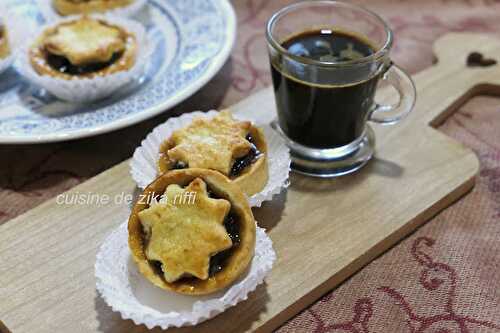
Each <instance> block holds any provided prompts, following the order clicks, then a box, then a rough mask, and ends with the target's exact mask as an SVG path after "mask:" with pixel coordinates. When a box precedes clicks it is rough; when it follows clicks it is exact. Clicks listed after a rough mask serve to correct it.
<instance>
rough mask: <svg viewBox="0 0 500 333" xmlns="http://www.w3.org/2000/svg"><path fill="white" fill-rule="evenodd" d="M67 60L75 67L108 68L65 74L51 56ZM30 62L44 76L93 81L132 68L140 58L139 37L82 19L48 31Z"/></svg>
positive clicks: (32, 50) (101, 22) (33, 46)
mask: <svg viewBox="0 0 500 333" xmlns="http://www.w3.org/2000/svg"><path fill="white" fill-rule="evenodd" d="M49 55H53V56H59V57H63V58H64V59H66V60H67V61H69V63H70V64H71V65H73V66H77V67H78V66H91V65H92V64H101V63H103V64H105V63H108V62H110V61H112V60H113V57H117V59H116V60H115V61H112V62H110V64H109V65H108V66H104V67H103V68H101V69H99V70H96V71H89V72H86V73H81V74H70V73H63V72H60V71H59V70H57V69H55V68H53V67H52V66H51V65H50V64H49V61H48V56H49ZM29 56H30V62H31V65H32V66H33V68H34V69H35V71H36V72H37V73H38V74H40V75H49V76H52V77H56V78H62V79H66V80H70V79H73V78H74V77H83V78H93V77H97V76H105V75H110V74H113V73H116V72H120V71H125V70H128V69H130V68H131V67H132V66H133V65H134V64H135V60H136V56H137V40H136V37H135V36H134V35H133V34H131V33H129V32H127V31H125V30H124V29H122V28H121V27H119V26H116V25H113V24H109V23H107V22H105V21H104V20H101V19H94V18H89V17H85V16H84V17H81V18H79V19H76V20H72V21H68V22H64V23H61V24H59V25H57V26H55V27H52V28H49V29H46V30H45V31H44V32H43V33H42V35H41V36H40V37H39V38H38V39H37V40H36V42H35V43H34V45H32V47H31V48H30V51H29Z"/></svg>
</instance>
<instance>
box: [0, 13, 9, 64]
mask: <svg viewBox="0 0 500 333" xmlns="http://www.w3.org/2000/svg"><path fill="white" fill-rule="evenodd" d="M9 54H10V47H9V36H8V33H7V27H6V26H5V25H3V24H2V23H1V22H0V59H3V58H6V57H7V56H8V55H9Z"/></svg>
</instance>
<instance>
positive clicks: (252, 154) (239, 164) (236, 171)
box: [229, 134, 262, 177]
mask: <svg viewBox="0 0 500 333" xmlns="http://www.w3.org/2000/svg"><path fill="white" fill-rule="evenodd" d="M246 139H247V141H248V142H250V144H251V145H252V147H251V148H250V151H249V152H248V154H246V155H245V156H243V157H240V158H238V159H236V161H234V164H233V168H232V169H231V173H230V174H229V176H230V177H237V176H239V175H240V174H241V173H242V172H243V170H245V168H246V167H248V166H249V165H251V164H252V163H254V162H255V161H256V160H257V159H258V158H259V157H260V155H262V153H261V152H260V151H259V150H258V149H257V146H256V145H255V142H254V140H253V137H252V136H251V135H250V134H248V135H247V137H246Z"/></svg>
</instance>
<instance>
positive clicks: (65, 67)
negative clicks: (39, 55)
mask: <svg viewBox="0 0 500 333" xmlns="http://www.w3.org/2000/svg"><path fill="white" fill-rule="evenodd" d="M122 54H123V52H118V53H115V54H113V57H112V58H111V60H109V61H106V62H99V63H94V64H89V65H85V66H75V65H73V64H71V63H70V62H69V60H68V59H67V58H66V57H63V56H58V55H55V54H50V53H47V54H46V58H47V63H48V64H49V66H50V67H52V68H53V69H55V70H56V71H58V72H60V73H64V74H70V75H85V74H90V73H95V72H98V71H100V70H102V69H104V68H106V67H109V66H111V65H112V64H114V63H115V62H117V61H118V59H120V57H121V56H122Z"/></svg>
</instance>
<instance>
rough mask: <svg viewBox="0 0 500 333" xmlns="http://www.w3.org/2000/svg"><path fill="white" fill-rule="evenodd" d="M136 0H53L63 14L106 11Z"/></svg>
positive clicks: (127, 4) (56, 7)
mask: <svg viewBox="0 0 500 333" xmlns="http://www.w3.org/2000/svg"><path fill="white" fill-rule="evenodd" d="M134 1H135V0H53V2H52V5H53V7H54V9H55V10H56V11H57V12H58V13H59V14H60V15H62V16H68V15H77V14H91V13H104V12H106V11H109V10H113V9H117V8H123V7H127V6H130V5H131V4H132V3H134Z"/></svg>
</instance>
